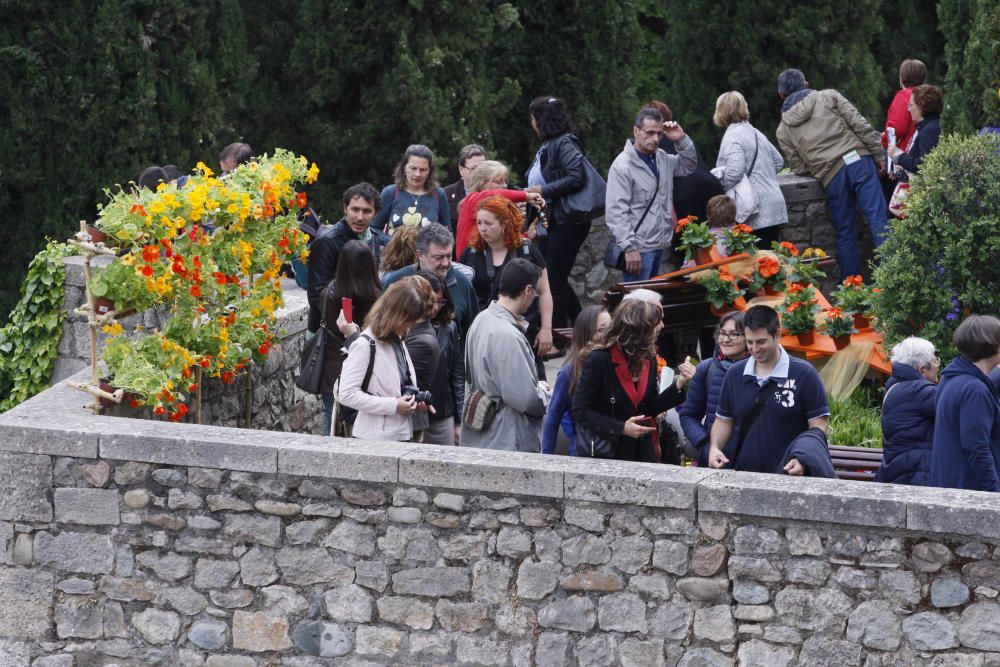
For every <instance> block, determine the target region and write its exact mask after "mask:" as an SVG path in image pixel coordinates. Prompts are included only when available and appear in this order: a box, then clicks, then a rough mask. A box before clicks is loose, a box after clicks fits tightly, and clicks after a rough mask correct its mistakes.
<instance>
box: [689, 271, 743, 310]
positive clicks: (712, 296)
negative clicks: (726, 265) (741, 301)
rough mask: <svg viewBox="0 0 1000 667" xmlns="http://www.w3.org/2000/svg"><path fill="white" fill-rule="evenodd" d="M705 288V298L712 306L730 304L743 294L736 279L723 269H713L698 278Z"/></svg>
mask: <svg viewBox="0 0 1000 667" xmlns="http://www.w3.org/2000/svg"><path fill="white" fill-rule="evenodd" d="M698 284H699V285H701V286H702V287H704V288H705V292H706V294H705V300H706V301H708V302H709V303H710V304H712V306H713V307H714V308H722V307H724V306H728V305H730V304H732V303H733V302H734V301H736V299H738V298H740V297H741V296H743V290H741V289H740V287H739V285H737V284H736V279H735V278H733V276H732V275H731V274H730V273H729V272H728V271H726V270H725V269H721V270H720V269H713V270H712V271H709V272H708V274H707V275H706V276H705V277H703V278H700V279H699V280H698Z"/></svg>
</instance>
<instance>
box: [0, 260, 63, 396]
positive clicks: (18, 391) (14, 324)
mask: <svg viewBox="0 0 1000 667" xmlns="http://www.w3.org/2000/svg"><path fill="white" fill-rule="evenodd" d="M69 254H72V249H71V248H70V247H69V246H68V245H66V244H65V243H58V242H55V241H50V242H49V243H48V244H47V245H46V246H45V248H44V249H43V250H42V251H41V252H39V253H38V254H37V255H35V258H34V259H33V260H32V261H31V265H30V266H29V267H28V275H27V277H26V278H25V280H24V283H23V284H22V285H21V299H20V300H19V301H18V302H17V305H16V306H14V310H13V311H12V312H11V314H10V320H9V321H8V323H7V325H6V326H5V327H4V328H3V329H0V412H4V411H6V410H9V409H10V408H12V407H14V406H15V405H17V404H18V403H20V402H21V401H24V400H26V399H28V398H31V397H32V396H34V395H35V394H37V393H38V392H40V391H42V390H43V389H45V388H46V387H48V386H49V378H50V377H51V375H52V366H53V364H54V362H55V358H56V354H57V349H58V347H59V336H60V333H61V332H62V323H63V318H64V317H65V313H64V312H63V288H64V285H65V283H66V267H65V265H64V264H63V261H62V260H63V258H64V257H66V256H67V255H69Z"/></svg>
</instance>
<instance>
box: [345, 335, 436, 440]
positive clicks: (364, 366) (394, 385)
mask: <svg viewBox="0 0 1000 667" xmlns="http://www.w3.org/2000/svg"><path fill="white" fill-rule="evenodd" d="M363 333H364V334H367V335H368V336H371V337H372V338H375V337H374V336H373V335H372V332H371V330H370V329H365V330H364V332H363ZM400 344H401V345H402V346H403V353H404V355H405V357H406V365H407V367H408V368H409V369H410V378H411V380H410V384H414V383H415V380H413V379H412V378H416V376H417V375H416V372H415V371H414V370H413V362H412V361H411V360H410V353H409V352H407V351H406V344H405V343H400ZM370 358H371V343H370V342H369V340H368V338H366V337H365V336H364V335H362V336H358V338H357V340H355V341H354V342H353V343H352V344H351V347H350V348H349V349H348V351H347V359H345V360H344V368H343V370H342V371H341V372H340V393H339V400H340V402H341V403H343V404H344V405H346V406H347V407H349V408H354V409H355V410H357V411H358V417H357V420H355V422H354V431H353V433H354V437H355V438H360V439H362V440H395V441H398V442H406V441H408V440H409V439H410V438H412V437H413V426H412V423H411V421H410V417H409V416H404V415H401V414H399V413H397V412H396V399H397V398H399V396H400V395H401V393H402V392H401V389H402V380H401V378H400V377H399V367H398V366H397V365H396V353H395V352H393V350H392V345H390V344H389V343H386V342H383V341H381V340H378V339H377V338H376V339H375V367H374V369H373V370H372V377H371V381H370V382H369V383H368V391H367V392H364V391H361V384H362V382H364V379H365V371H367V370H368V360H369V359H370Z"/></svg>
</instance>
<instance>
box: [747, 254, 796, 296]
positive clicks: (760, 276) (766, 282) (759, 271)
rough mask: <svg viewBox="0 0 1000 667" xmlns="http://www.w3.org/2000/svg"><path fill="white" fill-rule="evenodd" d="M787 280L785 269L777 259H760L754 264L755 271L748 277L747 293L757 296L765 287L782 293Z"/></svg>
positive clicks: (763, 257)
mask: <svg viewBox="0 0 1000 667" xmlns="http://www.w3.org/2000/svg"><path fill="white" fill-rule="evenodd" d="M786 278H787V276H786V274H785V267H783V266H782V265H781V262H779V261H778V260H777V259H776V258H774V257H771V256H770V255H764V256H762V257H758V258H757V261H755V262H754V263H753V271H752V272H751V273H750V275H749V276H747V292H748V293H749V294H756V293H757V292H759V291H761V290H762V289H764V288H765V287H770V288H771V289H774V290H775V291H779V292H782V291H784V290H785V279H786Z"/></svg>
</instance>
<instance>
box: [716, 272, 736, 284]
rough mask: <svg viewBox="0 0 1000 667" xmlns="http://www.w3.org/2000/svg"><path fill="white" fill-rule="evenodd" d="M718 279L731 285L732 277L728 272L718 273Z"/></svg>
mask: <svg viewBox="0 0 1000 667" xmlns="http://www.w3.org/2000/svg"><path fill="white" fill-rule="evenodd" d="M719 279H720V280H725V281H726V282H727V283H731V282H733V275H732V274H731V273H729V271H719Z"/></svg>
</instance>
